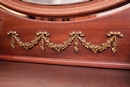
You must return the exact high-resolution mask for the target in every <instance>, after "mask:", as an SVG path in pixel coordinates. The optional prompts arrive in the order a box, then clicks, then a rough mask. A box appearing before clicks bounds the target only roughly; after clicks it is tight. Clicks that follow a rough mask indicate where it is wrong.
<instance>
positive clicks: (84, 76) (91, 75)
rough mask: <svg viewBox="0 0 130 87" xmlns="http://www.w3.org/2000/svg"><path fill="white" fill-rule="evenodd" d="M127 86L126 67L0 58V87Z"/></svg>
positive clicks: (129, 79)
mask: <svg viewBox="0 0 130 87" xmlns="http://www.w3.org/2000/svg"><path fill="white" fill-rule="evenodd" d="M129 86H130V71H129V70H113V69H97V68H87V67H72V66H57V65H44V64H33V63H20V62H7V61H0V87H129Z"/></svg>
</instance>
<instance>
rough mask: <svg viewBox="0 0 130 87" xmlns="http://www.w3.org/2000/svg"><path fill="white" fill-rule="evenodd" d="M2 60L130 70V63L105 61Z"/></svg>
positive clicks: (11, 58)
mask: <svg viewBox="0 0 130 87" xmlns="http://www.w3.org/2000/svg"><path fill="white" fill-rule="evenodd" d="M0 60H6V61H16V62H28V63H42V64H55V65H67V66H84V67H94V68H108V69H123V70H130V64H129V63H121V62H120V63H118V62H103V61H89V60H88V61H87V60H74V59H60V58H44V57H32V56H15V55H13V56H12V55H0Z"/></svg>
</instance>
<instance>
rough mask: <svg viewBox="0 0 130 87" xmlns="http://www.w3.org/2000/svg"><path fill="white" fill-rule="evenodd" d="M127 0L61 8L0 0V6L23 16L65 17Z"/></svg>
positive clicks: (105, 0) (118, 4) (91, 11)
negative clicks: (23, 14)
mask: <svg viewBox="0 0 130 87" xmlns="http://www.w3.org/2000/svg"><path fill="white" fill-rule="evenodd" d="M128 2H129V0H94V1H92V2H86V3H80V4H74V5H61V6H47V5H35V4H29V3H25V2H21V1H19V0H1V1H0V4H2V5H4V6H6V7H8V8H10V9H12V10H15V11H18V12H21V13H25V14H31V15H36V16H45V17H65V16H68V17H69V16H71V17H73V16H78V15H84V14H90V13H96V12H101V11H104V10H108V9H111V8H114V7H115V6H120V5H122V4H125V3H128Z"/></svg>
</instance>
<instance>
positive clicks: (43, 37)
mask: <svg viewBox="0 0 130 87" xmlns="http://www.w3.org/2000/svg"><path fill="white" fill-rule="evenodd" d="M7 34H8V35H10V36H12V40H11V46H12V48H13V49H14V48H15V41H17V44H18V45H19V46H20V47H22V48H24V49H26V50H29V49H31V48H33V47H34V46H36V45H37V44H38V43H39V45H40V48H41V50H42V51H44V50H45V48H44V44H45V43H46V44H47V46H48V47H49V48H51V49H54V50H55V51H57V52H61V51H63V50H65V49H66V48H68V47H69V46H71V45H72V43H73V42H74V50H75V52H78V51H79V42H81V43H82V45H83V46H84V47H85V48H86V49H89V50H91V51H92V52H94V53H99V52H102V51H104V50H106V49H108V48H110V47H112V52H113V54H115V53H116V51H117V49H116V46H117V37H123V34H121V32H112V31H111V32H110V33H109V34H107V36H108V37H111V38H110V39H109V40H106V42H104V43H102V44H101V45H94V44H91V43H90V42H87V41H86V40H85V39H84V38H83V37H84V34H82V32H81V31H79V32H72V33H70V34H69V35H70V36H71V37H70V38H68V39H67V40H66V41H65V42H63V43H62V44H56V43H54V42H51V41H50V40H49V39H48V38H47V37H49V36H50V35H49V33H48V32H41V31H40V32H38V33H36V35H37V36H38V37H37V38H35V39H34V40H32V41H31V42H30V43H29V42H26V43H24V42H23V41H21V40H20V38H19V37H18V34H17V32H16V31H9V32H8V33H7Z"/></svg>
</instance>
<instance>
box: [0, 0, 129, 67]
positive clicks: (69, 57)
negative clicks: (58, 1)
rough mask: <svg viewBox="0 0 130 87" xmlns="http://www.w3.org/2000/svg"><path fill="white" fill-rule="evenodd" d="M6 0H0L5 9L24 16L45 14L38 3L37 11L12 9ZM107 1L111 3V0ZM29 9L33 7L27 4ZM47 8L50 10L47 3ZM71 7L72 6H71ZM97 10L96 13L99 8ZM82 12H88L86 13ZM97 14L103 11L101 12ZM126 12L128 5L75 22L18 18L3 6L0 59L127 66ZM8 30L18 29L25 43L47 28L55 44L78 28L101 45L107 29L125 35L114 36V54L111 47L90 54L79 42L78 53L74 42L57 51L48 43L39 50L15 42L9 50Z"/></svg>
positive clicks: (105, 38)
mask: <svg viewBox="0 0 130 87" xmlns="http://www.w3.org/2000/svg"><path fill="white" fill-rule="evenodd" d="M7 1H9V0H5V1H4V0H1V2H0V3H1V4H2V5H3V6H7V7H8V8H12V9H13V10H16V11H18V10H19V12H22V13H25V14H27V15H31V14H32V15H33V16H35V15H36V16H45V15H44V14H43V13H44V11H41V10H40V7H41V6H39V8H38V9H39V10H36V11H35V10H34V11H33V10H29V9H25V8H15V6H13V2H12V4H10V3H9V4H10V5H8V3H7ZM11 1H17V0H10V2H11ZM110 1H111V3H112V0H110ZM115 1H120V2H124V1H126V0H115ZM113 2H114V1H113ZM5 3H7V4H5ZM127 3H128V2H127ZM15 4H16V3H15ZM100 4H101V3H100ZM18 5H19V4H18ZM22 5H23V3H22ZM94 5H96V4H94ZM106 5H107V3H106ZM28 6H30V5H28ZM76 6H77V5H76ZM97 6H98V5H96V6H95V8H96V7H97ZM16 7H17V5H16ZM25 7H26V6H25ZM55 7H56V6H55ZM61 7H62V6H61ZM64 7H65V6H64ZM67 7H68V6H67ZM81 7H82V6H81ZM99 7H100V6H99ZM117 7H118V5H116V6H115V7H114V8H117ZM119 7H121V6H119ZM29 8H33V7H29ZM46 8H47V9H49V7H48V6H47V7H46ZM69 8H70V7H68V9H69ZM72 8H74V6H73V7H72ZM72 8H71V9H72ZM62 9H63V8H62ZM107 9H108V8H107ZM24 10H25V11H24ZM55 10H57V11H58V9H56V8H55ZM59 11H60V10H59ZM71 11H72V12H73V10H69V11H68V10H67V11H66V14H61V13H62V12H59V13H56V15H55V14H54V13H55V12H54V13H53V14H54V15H53V14H52V15H51V13H46V12H45V14H46V15H48V17H50V16H53V17H54V18H55V17H56V16H59V15H60V17H63V16H64V17H68V16H69V12H71ZM86 11H87V10H86ZM106 11H108V10H106ZM33 12H34V13H33ZM47 12H49V11H47ZM96 12H98V10H97V11H96ZM77 13H78V11H77ZM85 13H86V14H87V12H85ZM100 13H103V11H102V12H100ZM72 14H73V15H75V17H76V16H77V15H78V16H80V17H82V12H80V10H79V13H78V14H76V13H74V12H73V13H72ZM72 14H71V13H70V17H69V18H70V19H71V16H72ZM98 14H99V13H93V15H98ZM129 14H130V8H127V9H125V10H122V11H119V12H116V13H113V14H110V15H106V16H102V17H98V16H95V17H94V18H91V19H82V20H75V21H42V20H35V19H29V18H23V17H19V16H16V15H14V14H11V13H9V12H7V11H5V10H3V9H0V18H2V22H3V25H2V27H0V41H1V43H0V49H1V50H0V59H1V60H13V61H23V62H36V63H47V64H61V65H74V66H88V67H100V68H115V69H130V39H129V36H130V30H129V29H130V16H129ZM86 16H87V15H86ZM0 23H1V21H0ZM9 31H17V33H18V34H19V37H20V38H21V39H22V40H23V41H24V42H30V41H31V40H33V39H34V38H35V37H37V36H36V32H38V31H47V32H48V33H49V34H50V37H48V38H49V39H50V40H51V41H52V42H55V43H62V42H64V41H66V40H67V39H68V38H69V37H70V36H69V33H70V32H73V31H81V32H82V33H84V34H85V37H84V38H85V39H86V40H87V41H88V42H91V43H93V44H101V43H102V42H105V41H106V40H107V39H109V37H107V36H106V35H107V33H109V32H110V31H116V32H118V31H120V32H121V33H123V34H124V38H117V43H118V46H117V53H116V54H114V55H113V53H112V51H111V48H109V49H108V50H105V51H103V52H101V53H93V52H91V51H90V50H88V49H85V48H84V47H83V46H82V45H81V44H80V45H79V52H78V53H76V52H75V51H74V49H73V44H72V45H71V46H70V47H68V48H67V49H66V50H64V51H62V52H60V53H59V52H56V51H54V50H52V49H50V48H48V47H47V46H45V51H43V52H42V51H41V49H40V47H39V45H36V46H35V47H34V48H32V49H30V50H28V51H27V50H25V49H23V48H21V47H19V46H18V45H16V48H15V49H12V48H11V46H10V43H11V37H10V36H8V35H7V32H9Z"/></svg>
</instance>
